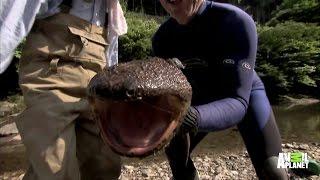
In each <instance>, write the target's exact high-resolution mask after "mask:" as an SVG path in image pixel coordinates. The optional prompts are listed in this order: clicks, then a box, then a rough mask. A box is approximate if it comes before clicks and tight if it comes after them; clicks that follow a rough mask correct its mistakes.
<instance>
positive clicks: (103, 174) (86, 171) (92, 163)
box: [76, 119, 121, 180]
mask: <svg viewBox="0 0 320 180" xmlns="http://www.w3.org/2000/svg"><path fill="white" fill-rule="evenodd" d="M76 134H77V157H78V160H79V166H80V172H81V179H82V180H92V179H94V180H98V179H99V180H103V179H105V180H113V179H118V177H119V176H120V174H121V159H120V157H119V155H117V154H115V153H114V152H112V151H111V149H110V148H109V147H108V146H106V145H105V144H104V143H103V141H102V139H101V138H100V136H99V129H98V127H97V125H96V124H94V123H92V122H89V121H87V120H86V119H79V120H77V127H76Z"/></svg>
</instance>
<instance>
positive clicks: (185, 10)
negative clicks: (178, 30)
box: [160, 0, 203, 24]
mask: <svg viewBox="0 0 320 180" xmlns="http://www.w3.org/2000/svg"><path fill="white" fill-rule="evenodd" d="M160 2H161V4H162V6H163V8H164V9H165V10H166V11H167V12H168V13H169V14H170V16H171V17H173V18H174V19H176V20H177V22H178V23H179V24H187V23H188V22H189V21H190V20H191V18H192V17H193V16H194V15H195V14H197V11H198V9H199V7H200V6H201V4H202V3H203V0H160Z"/></svg>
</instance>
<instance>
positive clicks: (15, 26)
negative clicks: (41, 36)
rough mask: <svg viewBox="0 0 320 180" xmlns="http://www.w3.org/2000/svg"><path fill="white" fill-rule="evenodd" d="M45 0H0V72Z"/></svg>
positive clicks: (28, 29) (6, 65) (5, 67)
mask: <svg viewBox="0 0 320 180" xmlns="http://www.w3.org/2000/svg"><path fill="white" fill-rule="evenodd" d="M44 1H45V0H1V3H0V74H1V73H3V72H4V71H5V70H6V69H7V67H8V66H9V65H10V63H11V60H12V57H13V54H14V50H15V48H16V47H17V46H18V45H19V43H21V41H22V40H23V39H24V38H25V37H26V36H27V34H28V33H29V32H30V30H31V28H32V25H33V23H34V20H35V18H36V15H37V13H38V12H39V10H40V7H41V6H42V8H43V7H44V6H43V5H44V4H46V3H47V2H46V3H45V2H44Z"/></svg>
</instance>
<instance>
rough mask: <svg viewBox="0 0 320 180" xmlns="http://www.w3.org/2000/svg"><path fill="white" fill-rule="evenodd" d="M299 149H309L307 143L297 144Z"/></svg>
mask: <svg viewBox="0 0 320 180" xmlns="http://www.w3.org/2000/svg"><path fill="white" fill-rule="evenodd" d="M299 149H300V150H307V149H309V145H308V144H301V145H299Z"/></svg>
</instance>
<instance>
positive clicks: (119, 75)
mask: <svg viewBox="0 0 320 180" xmlns="http://www.w3.org/2000/svg"><path fill="white" fill-rule="evenodd" d="M191 96H192V89H191V85H190V84H189V82H188V81H187V79H186V77H185V76H184V75H183V73H182V72H181V70H180V69H179V68H178V67H177V66H176V65H175V64H174V63H172V61H167V60H164V59H160V58H151V59H147V60H134V61H130V62H127V63H120V64H118V65H116V66H113V67H110V68H105V69H104V70H103V71H102V72H100V73H98V74H97V75H96V76H95V77H93V79H92V80H91V82H90V83H89V86H88V97H89V102H90V104H91V105H92V107H93V111H94V114H95V117H96V119H97V121H98V124H100V128H101V129H102V133H103V132H105V131H106V129H107V128H106V127H104V126H107V124H104V123H103V122H104V121H106V120H105V119H104V118H105V117H104V116H103V115H101V113H104V112H102V111H103V110H101V107H97V106H102V105H101V103H100V104H99V103H95V100H97V99H99V100H100V101H105V102H106V103H109V104H110V102H112V101H117V102H128V103H129V102H135V101H136V102H139V101H147V102H148V104H150V106H154V107H159V108H161V109H165V110H166V111H170V112H172V113H173V116H172V117H173V118H172V120H173V121H178V122H179V123H178V125H177V127H176V128H175V130H176V129H177V128H178V126H180V124H181V122H182V120H183V117H184V115H185V113H186V112H187V109H188V107H189V106H190V103H191V98H192V97H191ZM157 97H161V98H160V99H161V100H159V98H157ZM153 99H154V100H155V101H154V102H153ZM106 107H107V106H106ZM99 109H100V110H99ZM175 130H174V131H175ZM173 133H174V132H171V134H165V136H166V138H165V140H163V142H161V143H159V144H158V146H157V147H155V148H154V150H152V151H149V152H147V153H145V154H143V155H139V156H140V157H141V156H145V155H149V154H152V153H154V152H155V151H158V150H159V149H161V148H162V147H163V146H164V145H166V144H167V143H168V142H169V141H170V139H171V137H172V136H173ZM102 136H104V137H103V138H106V136H107V135H106V134H102ZM109 145H110V144H109ZM110 147H111V148H112V149H113V150H114V151H115V152H118V153H120V154H122V155H125V156H136V155H134V154H125V153H123V152H120V151H119V150H118V149H117V148H116V147H112V145H110Z"/></svg>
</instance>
